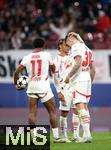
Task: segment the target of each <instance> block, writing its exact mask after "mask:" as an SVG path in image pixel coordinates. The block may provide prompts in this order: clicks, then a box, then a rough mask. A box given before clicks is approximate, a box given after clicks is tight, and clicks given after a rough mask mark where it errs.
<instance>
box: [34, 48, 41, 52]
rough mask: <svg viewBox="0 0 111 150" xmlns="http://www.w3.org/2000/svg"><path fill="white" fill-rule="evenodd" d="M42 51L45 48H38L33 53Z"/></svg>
mask: <svg viewBox="0 0 111 150" xmlns="http://www.w3.org/2000/svg"><path fill="white" fill-rule="evenodd" d="M41 51H43V48H36V49H35V50H34V51H33V53H37V52H41Z"/></svg>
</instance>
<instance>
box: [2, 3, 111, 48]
mask: <svg viewBox="0 0 111 150" xmlns="http://www.w3.org/2000/svg"><path fill="white" fill-rule="evenodd" d="M69 31H75V32H77V33H79V34H80V35H81V36H82V38H83V39H84V40H85V42H86V43H87V45H88V46H89V47H90V48H92V49H110V48H111V44H110V43H111V42H110V41H111V0H19V1H18V0H10V1H8V0H0V50H7V49H17V50H18V49H31V48H33V46H32V44H31V43H32V40H33V39H34V38H35V37H37V36H41V37H43V38H45V40H46V45H45V46H46V48H48V49H56V48H57V45H56V43H57V42H56V41H58V40H59V39H60V38H62V37H64V36H65V35H66V34H67V33H68V32H69Z"/></svg>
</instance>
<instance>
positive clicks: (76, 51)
mask: <svg viewBox="0 0 111 150" xmlns="http://www.w3.org/2000/svg"><path fill="white" fill-rule="evenodd" d="M71 52H72V57H73V58H76V57H77V56H80V57H82V54H81V50H80V48H79V47H72V49H71Z"/></svg>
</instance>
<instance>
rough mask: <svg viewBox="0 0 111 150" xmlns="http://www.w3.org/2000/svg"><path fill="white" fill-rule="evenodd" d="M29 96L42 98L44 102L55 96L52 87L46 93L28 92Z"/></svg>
mask: <svg viewBox="0 0 111 150" xmlns="http://www.w3.org/2000/svg"><path fill="white" fill-rule="evenodd" d="M27 95H28V96H29V97H33V98H36V99H40V101H41V102H42V103H45V102H47V101H49V100H50V99H51V98H52V97H54V95H53V93H52V91H51V89H50V90H49V91H47V92H46V93H27Z"/></svg>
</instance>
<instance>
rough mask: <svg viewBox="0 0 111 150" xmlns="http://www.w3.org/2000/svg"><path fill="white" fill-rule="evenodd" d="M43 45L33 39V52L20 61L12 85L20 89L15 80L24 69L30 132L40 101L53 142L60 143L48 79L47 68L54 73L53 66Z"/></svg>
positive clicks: (41, 42) (39, 40) (34, 122)
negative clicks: (27, 77) (26, 75)
mask: <svg viewBox="0 0 111 150" xmlns="http://www.w3.org/2000/svg"><path fill="white" fill-rule="evenodd" d="M44 44H45V42H44V40H43V39H41V38H38V39H35V40H34V41H33V46H34V47H35V50H34V51H33V52H32V53H30V54H29V55H27V56H25V57H24V58H23V59H22V61H21V63H20V65H19V67H18V68H17V69H16V71H15V73H14V83H15V85H16V88H17V89H18V90H19V89H20V87H19V86H18V85H17V79H18V78H19V73H20V72H21V71H22V70H24V69H25V68H26V70H27V73H28V76H29V83H28V88H27V95H28V99H29V118H28V122H29V125H31V127H32V132H33V131H34V127H35V124H36V114H37V107H38V105H37V104H38V101H39V100H40V101H41V102H42V103H43V104H44V106H45V107H46V109H47V111H48V113H49V118H50V124H51V126H52V131H53V137H54V142H60V139H59V132H58V126H57V118H56V109H55V103H54V98H53V93H52V91H51V88H50V82H49V77H48V71H49V68H50V69H51V70H52V71H55V65H54V64H53V61H52V59H51V56H50V54H49V53H48V52H46V51H44V49H43V47H44ZM34 138H35V137H34ZM34 138H33V139H34Z"/></svg>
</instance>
